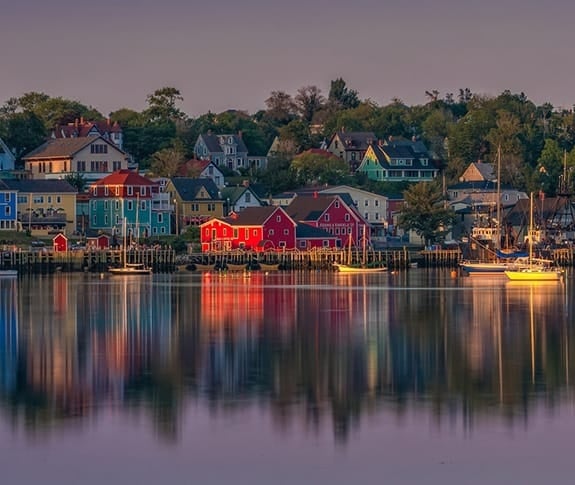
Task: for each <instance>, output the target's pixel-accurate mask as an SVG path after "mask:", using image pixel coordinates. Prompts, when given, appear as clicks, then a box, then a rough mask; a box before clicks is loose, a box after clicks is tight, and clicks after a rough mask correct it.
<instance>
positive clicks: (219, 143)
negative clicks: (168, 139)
mask: <svg viewBox="0 0 575 485" xmlns="http://www.w3.org/2000/svg"><path fill="white" fill-rule="evenodd" d="M194 154H195V156H196V158H199V159H200V160H210V161H212V162H214V163H215V164H216V165H217V166H219V167H226V168H228V169H230V170H233V171H235V172H237V171H238V170H239V169H247V168H249V164H248V148H247V147H246V144H245V143H244V141H243V139H242V135H241V133H238V134H224V135H214V134H213V133H212V132H210V131H209V132H208V133H205V134H201V135H199V136H198V139H197V141H196V144H195V146H194Z"/></svg>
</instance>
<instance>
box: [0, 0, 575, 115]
mask: <svg viewBox="0 0 575 485" xmlns="http://www.w3.org/2000/svg"><path fill="white" fill-rule="evenodd" d="M574 18H575V2H572V1H571V0H548V1H547V2H540V1H535V0H481V1H473V2H472V1H466V0H409V1H406V0H394V1H393V2H392V1H389V0H353V1H350V0H289V1H278V0H203V1H199V0H161V1H157V0H156V1H151V0H122V1H121V2H120V1H118V0H98V1H97V2H88V1H86V0H74V1H71V0H51V1H50V2H46V1H45V0H18V1H17V2H14V1H12V2H9V0H0V104H2V103H4V102H5V101H6V100H7V99H8V98H10V97H14V96H16V97H17V96H21V95H22V94H24V93H26V92H30V91H39V92H45V93H47V94H49V95H50V96H62V97H64V98H67V99H74V100H78V101H80V102H82V103H84V104H86V105H89V106H93V107H94V108H96V109H98V110H99V111H100V112H101V113H102V114H104V115H107V114H109V113H110V112H112V111H115V110H117V109H120V108H130V109H135V110H137V111H140V110H142V109H144V108H145V107H146V96H147V95H149V94H151V93H153V92H154V90H156V89H159V88H161V87H164V86H172V87H175V88H177V89H179V90H180V91H181V93H182V95H183V97H184V101H183V103H182V104H181V108H182V110H183V111H184V112H186V113H187V114H188V115H190V116H198V115H200V114H203V113H206V112H207V111H212V112H216V113H217V112H221V111H224V110H226V109H241V110H246V111H248V112H249V113H253V112H255V111H257V110H259V109H262V108H264V106H265V104H264V102H265V100H266V98H268V97H269V94H270V93H271V91H276V90H282V91H286V92H288V93H290V94H295V92H296V91H297V89H298V88H300V87H302V86H307V85H317V86H318V87H319V88H320V89H321V90H322V92H323V94H324V95H326V96H327V94H328V92H329V85H330V81H331V80H333V79H336V78H338V77H342V78H343V79H344V80H345V81H346V82H347V85H348V87H350V88H351V89H355V90H357V91H358V93H359V96H360V98H362V99H367V98H370V99H371V100H373V101H374V102H376V103H377V104H379V105H385V104H388V103H389V102H390V101H391V99H392V98H400V99H402V100H403V101H404V102H405V103H406V104H408V105H413V104H420V103H424V102H425V101H426V98H425V91H426V90H434V89H436V90H438V91H439V92H440V93H441V95H442V96H443V95H444V94H445V93H449V92H452V93H455V94H457V92H458V91H459V89H460V88H469V89H471V91H472V92H474V93H481V94H487V95H497V94H499V93H501V92H502V91H503V90H506V89H509V90H510V91H512V92H514V93H519V92H524V93H525V94H526V95H527V96H528V98H529V99H531V100H532V101H534V102H535V103H537V104H541V103H543V102H550V103H552V104H553V105H554V106H556V107H569V108H570V107H572V106H573V104H574V103H575V92H574V91H575V88H574V83H573V79H575V62H573V59H572V57H573V56H572V52H573V49H572V45H573V44H574V42H573V39H572V29H573V27H572V23H573V19H574Z"/></svg>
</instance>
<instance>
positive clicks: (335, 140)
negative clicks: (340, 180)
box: [327, 130, 376, 171]
mask: <svg viewBox="0 0 575 485" xmlns="http://www.w3.org/2000/svg"><path fill="white" fill-rule="evenodd" d="M375 141H376V137H375V134H374V133H373V132H371V131H359V132H358V131H350V132H346V131H343V130H342V131H338V132H337V133H335V134H334V135H333V136H332V137H331V139H330V141H329V143H328V145H327V151H328V152H331V153H333V154H334V155H335V156H336V157H339V158H342V159H343V160H345V161H346V162H347V163H348V164H349V166H350V169H351V170H352V171H355V170H356V169H357V167H358V166H359V164H360V163H361V161H362V160H363V157H364V155H365V152H366V150H367V149H368V147H369V145H370V144H372V143H375Z"/></svg>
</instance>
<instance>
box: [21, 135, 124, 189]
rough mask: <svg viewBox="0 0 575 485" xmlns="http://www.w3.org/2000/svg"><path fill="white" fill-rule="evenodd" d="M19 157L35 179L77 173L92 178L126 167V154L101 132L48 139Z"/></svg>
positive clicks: (98, 177) (96, 178)
mask: <svg viewBox="0 0 575 485" xmlns="http://www.w3.org/2000/svg"><path fill="white" fill-rule="evenodd" d="M22 159H23V160H24V167H25V169H26V170H28V171H29V172H30V173H31V174H32V177H33V178H35V179H61V178H63V177H65V176H66V175H71V174H74V175H75V174H80V175H82V176H83V177H84V178H85V179H86V180H88V181H93V180H99V179H101V178H103V177H105V176H106V175H109V174H111V173H112V172H115V171H117V170H120V169H127V168H128V156H127V154H126V153H124V152H123V151H122V150H120V149H119V148H118V147H117V146H116V145H114V144H113V143H112V142H110V141H108V140H106V139H105V138H102V137H101V136H86V137H81V138H58V139H51V140H48V141H47V142H46V143H44V144H42V145H41V146H39V147H38V148H36V149H34V150H32V151H31V152H30V153H28V154H27V155H25V156H24V157H23V158H22Z"/></svg>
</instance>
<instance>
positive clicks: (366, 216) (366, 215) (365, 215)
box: [363, 212, 369, 221]
mask: <svg viewBox="0 0 575 485" xmlns="http://www.w3.org/2000/svg"><path fill="white" fill-rule="evenodd" d="M363 218H364V219H365V220H366V221H367V220H368V218H369V214H368V213H367V212H366V213H365V214H364V215H363Z"/></svg>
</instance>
